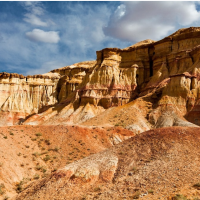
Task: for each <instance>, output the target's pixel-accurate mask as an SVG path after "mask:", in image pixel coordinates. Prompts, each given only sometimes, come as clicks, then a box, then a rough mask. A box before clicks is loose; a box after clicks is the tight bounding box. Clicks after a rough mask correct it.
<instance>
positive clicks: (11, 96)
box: [0, 73, 59, 125]
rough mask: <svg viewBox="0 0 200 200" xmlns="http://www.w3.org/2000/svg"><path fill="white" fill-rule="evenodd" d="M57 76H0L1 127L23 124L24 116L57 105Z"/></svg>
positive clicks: (2, 74)
mask: <svg viewBox="0 0 200 200" xmlns="http://www.w3.org/2000/svg"><path fill="white" fill-rule="evenodd" d="M58 80H59V76H54V77H49V76H44V75H36V76H27V77H24V76H23V75H18V74H9V73H1V74H0V94H1V95H0V108H1V113H0V117H1V123H0V124H1V125H6V124H7V125H12V124H17V123H21V122H23V120H24V119H25V118H26V116H28V115H30V114H34V113H38V111H39V110H40V109H41V108H42V107H44V106H49V105H54V104H55V103H57V90H56V88H57V83H58Z"/></svg>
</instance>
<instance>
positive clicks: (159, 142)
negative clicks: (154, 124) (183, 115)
mask: <svg viewBox="0 0 200 200" xmlns="http://www.w3.org/2000/svg"><path fill="white" fill-rule="evenodd" d="M199 145H200V129H199V128H188V127H170V128H160V129H156V130H151V131H147V132H144V133H142V134H139V135H136V136H135V137H132V138H130V139H128V140H126V141H124V142H122V143H120V144H118V145H116V146H114V147H112V148H109V149H107V150H105V151H103V152H100V153H98V154H94V155H91V156H89V157H87V158H84V159H82V160H79V161H77V162H74V163H71V164H69V165H67V166H66V167H64V168H63V169H62V170H59V171H57V172H54V173H52V174H51V175H50V176H48V177H47V178H44V179H42V180H40V181H37V182H35V183H33V184H31V185H30V186H29V187H28V188H27V189H26V190H24V191H23V192H22V193H21V194H19V195H18V196H17V198H15V199H17V200H22V199H29V200H32V199H34V200H36V199H41V200H42V199H45V200H48V199H49V200H50V199H51V200H61V199H63V200H64V199H138V198H139V199H140V198H141V199H149V200H152V199H156V200H157V199H168V200H171V199H173V200H174V199H198V198H199V197H200V191H199V190H197V189H198V188H199V187H198V184H197V183H199V182H200V168H199V165H200V159H199V158H200V149H199ZM194 184H197V186H196V187H193V185H194ZM175 196H177V198H176V197H175ZM179 197H180V198H179ZM186 197H187V198H186Z"/></svg>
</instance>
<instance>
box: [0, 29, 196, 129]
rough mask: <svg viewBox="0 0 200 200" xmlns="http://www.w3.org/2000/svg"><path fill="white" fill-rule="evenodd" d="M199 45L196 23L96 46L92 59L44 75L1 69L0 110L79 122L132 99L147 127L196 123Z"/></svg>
mask: <svg viewBox="0 0 200 200" xmlns="http://www.w3.org/2000/svg"><path fill="white" fill-rule="evenodd" d="M199 51H200V28H197V27H196V28H195V27H191V28H187V29H180V30H178V31H177V32H175V33H174V34H172V35H170V36H168V37H166V38H164V39H162V40H160V41H156V42H155V41H152V40H144V41H142V42H139V43H137V44H135V45H133V46H130V47H127V48H125V49H118V48H106V49H103V50H101V51H97V59H96V61H88V62H81V63H77V64H74V65H71V66H67V67H64V68H60V69H56V70H53V71H51V72H50V73H47V74H46V75H41V76H35V77H33V78H29V77H22V76H19V75H15V76H19V78H15V79H13V78H10V77H11V76H12V75H8V76H9V78H7V79H6V78H3V76H4V75H1V76H2V78H3V79H2V81H1V82H0V84H1V86H0V87H3V89H2V90H1V92H2V94H3V93H4V92H5V91H6V95H3V97H2V98H1V116H5V115H6V116H7V117H8V118H9V119H10V124H13V123H19V122H20V121H24V120H25V118H26V117H28V116H30V115H33V114H35V115H33V116H31V117H28V119H27V120H26V121H25V124H52V123H53V124H60V123H62V124H69V123H82V122H85V121H87V120H90V119H91V118H93V117H95V116H97V115H99V114H100V113H102V112H104V111H105V110H106V109H110V108H112V107H116V106H123V105H129V104H127V103H129V102H132V101H133V102H135V109H139V110H141V114H142V115H141V116H142V117H143V118H145V119H147V122H146V121H145V124H146V125H145V126H146V127H148V128H149V129H150V128H151V127H153V126H154V127H162V126H177V125H181V126H194V125H193V124H191V123H189V122H187V121H186V119H187V120H189V121H190V122H192V123H195V124H197V125H199V124H200V118H199V116H198V112H199V111H200V110H199V84H200V82H199V73H200V72H199V66H200V61H199ZM46 76H48V78H47V77H46ZM20 77H22V78H20ZM45 77H46V78H45ZM4 79H6V80H7V82H8V83H4V82H5V80H4ZM3 80H4V81H3ZM14 80H15V82H13V81H14ZM47 80H48V81H47ZM11 83H12V84H11ZM4 88H5V89H4ZM18 91H20V92H18ZM1 96H2V95H1ZM140 102H143V103H142V104H140ZM141 105H144V106H141ZM48 106H49V108H48ZM163 116H164V117H163ZM167 116H169V117H168V120H167V121H166V122H165V123H164V122H163V118H165V117H167ZM136 117H137V116H136ZM185 118H186V119H185ZM138 123H139V122H138ZM148 123H150V124H148ZM91 125H92V124H91ZM131 125H133V124H131V122H128V123H126V124H125V126H131ZM136 125H137V124H136ZM138 126H139V125H138ZM148 128H147V129H148ZM147 129H144V130H147Z"/></svg>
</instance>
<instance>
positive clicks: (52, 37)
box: [26, 29, 60, 43]
mask: <svg viewBox="0 0 200 200" xmlns="http://www.w3.org/2000/svg"><path fill="white" fill-rule="evenodd" d="M58 33H59V32H56V31H47V32H45V31H43V30H40V29H34V30H33V31H31V32H27V33H26V37H27V38H28V39H29V40H32V41H35V42H45V43H58V42H59V40H60V37H59V34H58Z"/></svg>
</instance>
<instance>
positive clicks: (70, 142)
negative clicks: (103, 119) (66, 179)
mask: <svg viewBox="0 0 200 200" xmlns="http://www.w3.org/2000/svg"><path fill="white" fill-rule="evenodd" d="M133 135H134V134H133V133H132V132H131V131H128V130H124V129H122V128H96V127H93V128H86V127H79V126H13V127H0V152H1V153H0V199H1V197H2V198H5V197H6V196H9V197H11V196H13V195H14V194H16V192H20V191H21V190H23V188H24V187H25V186H26V185H28V184H30V183H31V182H32V181H35V180H37V179H39V178H42V177H46V176H48V174H50V173H51V172H53V171H56V170H57V169H59V168H60V167H64V166H65V165H66V164H69V163H71V162H73V161H76V160H79V159H81V158H84V157H86V156H88V155H91V154H94V153H97V152H100V151H103V150H105V149H106V148H108V147H111V146H113V145H114V144H117V143H119V142H121V141H123V140H124V139H127V138H129V137H131V136H133Z"/></svg>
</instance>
